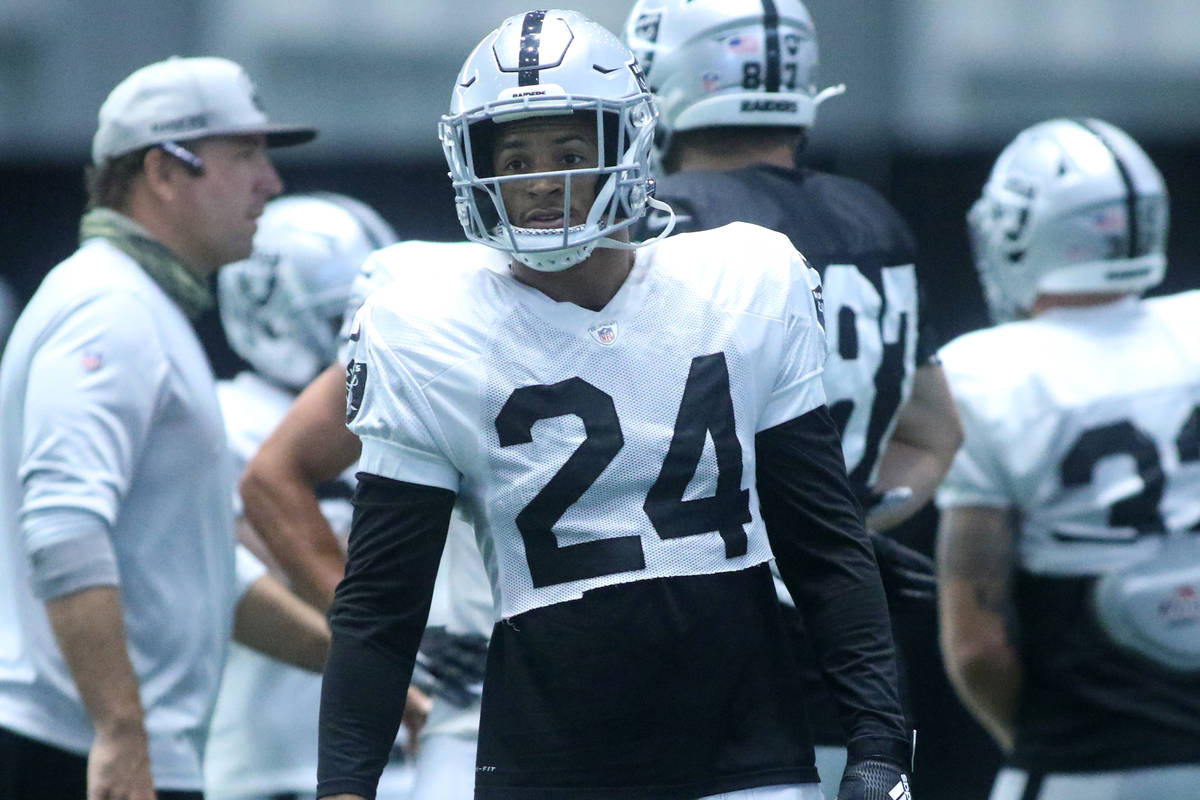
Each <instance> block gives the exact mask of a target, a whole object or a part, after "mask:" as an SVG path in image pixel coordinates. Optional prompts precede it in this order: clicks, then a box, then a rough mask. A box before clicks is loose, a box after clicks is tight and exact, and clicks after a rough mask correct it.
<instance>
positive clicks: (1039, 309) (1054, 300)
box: [1030, 292, 1129, 317]
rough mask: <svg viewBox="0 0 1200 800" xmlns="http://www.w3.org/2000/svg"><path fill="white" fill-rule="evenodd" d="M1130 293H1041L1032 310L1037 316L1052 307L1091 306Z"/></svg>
mask: <svg viewBox="0 0 1200 800" xmlns="http://www.w3.org/2000/svg"><path fill="white" fill-rule="evenodd" d="M1128 296H1129V295H1128V294H1123V293H1120V292H1087V293H1080V294H1039V295H1038V296H1037V299H1036V300H1034V301H1033V308H1032V309H1031V310H1030V314H1031V315H1032V316H1035V317H1036V316H1037V315H1038V314H1042V313H1044V312H1046V311H1049V310H1050V309H1052V308H1089V307H1091V306H1104V305H1108V304H1109V303H1115V302H1117V301H1118V300H1120V299H1121V298H1124V297H1128Z"/></svg>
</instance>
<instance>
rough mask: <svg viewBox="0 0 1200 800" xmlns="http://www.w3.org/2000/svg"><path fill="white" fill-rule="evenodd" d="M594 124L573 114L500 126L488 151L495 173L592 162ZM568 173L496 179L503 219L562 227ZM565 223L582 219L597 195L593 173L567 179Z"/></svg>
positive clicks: (555, 168) (553, 169) (581, 165)
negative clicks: (506, 179) (567, 217)
mask: <svg viewBox="0 0 1200 800" xmlns="http://www.w3.org/2000/svg"><path fill="white" fill-rule="evenodd" d="M596 157H597V154H596V125H595V123H594V122H589V121H587V120H586V119H576V118H574V117H540V118H538V117H535V118H533V119H526V120H520V121H519V122H511V123H508V124H506V125H503V126H501V128H500V133H499V135H498V136H497V138H496V144H495V148H494V150H493V151H492V166H493V169H494V170H495V174H496V175H497V176H505V175H523V174H530V173H537V172H557V171H561V170H573V169H588V168H595V167H596V166H598V165H597V163H596ZM566 186H567V177H566V176H562V175H560V176H557V177H541V178H530V179H528V180H520V181H509V182H506V183H504V184H502V185H501V190H500V193H501V196H502V197H503V199H504V207H505V209H506V210H507V212H508V219H509V222H511V223H512V224H513V225H516V226H518V227H521V228H562V227H564V220H563V216H564V205H565V202H566ZM570 187H571V197H570V206H569V211H568V212H567V214H568V216H569V220H568V221H567V222H566V225H567V226H571V225H582V224H583V223H584V222H585V221H586V220H587V214H588V210H589V209H591V207H592V202H593V201H594V200H595V199H596V177H595V175H590V174H589V175H586V176H581V177H580V178H576V179H571V181H570Z"/></svg>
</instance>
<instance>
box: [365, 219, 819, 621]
mask: <svg viewBox="0 0 1200 800" xmlns="http://www.w3.org/2000/svg"><path fill="white" fill-rule="evenodd" d="M461 252H463V253H464V254H467V255H466V256H465V257H464V258H463V259H462V260H461V262H459V263H440V264H437V265H419V268H413V269H410V270H406V271H405V272H403V273H399V274H398V275H399V276H398V279H397V281H396V283H395V284H393V286H392V287H389V288H388V289H386V290H384V291H382V292H379V293H377V294H376V295H374V296H373V297H372V298H371V300H369V301H368V302H367V304H366V305H364V307H363V309H362V311H361V312H360V313H359V316H358V319H357V322H356V325H355V329H354V331H353V333H352V334H351V338H352V339H353V340H354V341H353V348H352V357H353V359H354V361H353V362H352V364H351V368H350V373H351V374H352V375H353V376H354V377H355V380H354V385H353V386H352V387H351V390H350V397H349V416H350V420H349V424H350V428H351V430H353V431H354V432H355V433H356V434H357V435H359V436H360V437H361V438H362V441H363V455H362V461H361V462H360V463H361V468H362V469H363V470H364V471H366V472H369V473H372V474H376V475H381V476H383V477H387V478H392V479H395V480H401V481H407V482H410V483H417V484H423V485H429V486H437V487H442V488H446V489H450V490H452V491H455V492H458V493H459V496H460V500H461V501H462V502H463V503H464V505H465V507H466V508H467V510H468V511H469V513H470V514H471V515H472V517H473V522H474V524H475V526H476V534H477V537H478V538H479V542H480V548H481V551H482V553H483V556H484V561H485V563H486V564H487V566H488V570H489V573H490V575H491V578H492V584H493V589H494V591H495V593H496V595H497V597H496V599H497V609H498V611H499V613H500V615H501V616H503V617H505V618H508V617H512V616H516V615H518V614H521V613H524V612H526V611H530V610H532V609H537V608H541V607H544V606H549V605H552V604H555V603H560V602H564V601H567V600H572V599H576V598H579V597H581V596H582V594H583V593H584V592H585V591H588V590H590V589H595V588H598V587H602V586H610V585H614V584H620V583H625V582H630V581H638V580H644V579H648V578H661V577H672V576H684V575H703V574H712V573H719V572H730V571H734V570H741V569H745V568H748V567H751V566H754V565H756V564H760V563H763V562H765V561H767V560H769V559H770V558H771V551H770V547H769V545H768V543H767V537H766V531H765V528H764V526H763V523H762V519H761V516H760V514H759V511H758V502H757V494H756V491H755V475H754V464H755V461H754V437H755V434H756V433H757V432H759V431H761V430H765V429H767V428H770V427H773V426H775V425H778V424H780V423H783V422H786V421H788V420H791V419H793V418H795V417H798V416H800V415H802V414H805V413H807V412H809V411H811V410H813V409H815V408H817V407H819V406H821V405H823V404H824V402H825V396H824V391H823V389H822V386H821V381H820V376H821V372H822V369H823V365H824V362H825V358H826V343H825V335H824V330H823V327H822V325H823V323H822V320H821V318H820V311H819V299H820V282H819V277H818V276H817V274H816V272H815V271H813V270H812V269H810V268H809V267H808V266H807V264H806V263H805V262H804V259H803V258H802V257H801V256H800V255H799V254H798V253H797V252H796V251H795V249H794V248H793V247H792V246H791V244H790V242H789V241H788V240H787V238H786V237H784V236H782V235H780V234H777V233H773V232H771V231H767V230H766V229H763V228H759V227H757V226H753V225H747V224H744V223H735V224H733V225H729V226H727V227H725V228H720V229H717V230H714V231H707V232H704V233H696V234H688V235H684V236H677V237H674V238H671V239H668V240H666V241H663V242H660V243H658V244H656V245H652V246H648V247H645V248H642V249H640V250H639V251H637V256H636V261H635V263H634V265H633V268H632V270H631V272H630V274H629V276H628V278H627V279H626V280H625V282H624V284H623V285H622V287H621V288H620V290H619V291H618V292H617V294H616V295H615V296H614V297H613V298H612V300H611V301H610V302H609V303H608V304H607V305H606V306H605V307H604V308H603V309H601V310H599V311H592V310H588V309H585V308H582V307H580V306H576V305H574V304H571V303H559V302H555V301H553V300H551V299H550V298H549V297H547V296H546V295H544V294H542V293H541V292H539V291H537V290H535V289H533V288H531V287H529V286H526V285H524V284H522V283H520V282H518V281H517V280H516V279H515V278H514V277H513V276H512V274H511V272H510V271H509V270H508V266H507V264H506V263H504V260H505V259H504V258H503V254H501V253H499V252H498V251H491V250H488V249H487V248H483V247H479V248H467V247H464V248H463V249H462V251H461ZM374 258H377V259H384V260H386V259H388V258H389V250H384V251H382V252H380V253H378V254H376V255H375V256H374ZM414 267H417V265H414Z"/></svg>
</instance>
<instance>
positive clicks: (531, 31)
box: [517, 11, 546, 86]
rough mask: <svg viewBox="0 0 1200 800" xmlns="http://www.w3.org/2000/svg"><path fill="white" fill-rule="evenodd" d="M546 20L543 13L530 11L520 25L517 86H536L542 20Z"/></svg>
mask: <svg viewBox="0 0 1200 800" xmlns="http://www.w3.org/2000/svg"><path fill="white" fill-rule="evenodd" d="M545 18H546V12H545V11H530V12H528V13H527V14H526V15H525V20H524V21H523V22H522V23H521V52H520V55H519V56H518V57H517V65H518V66H519V67H520V68H521V69H520V72H518V73H517V85H518V86H537V84H538V64H539V63H541V52H540V51H541V49H542V20H544V19H545Z"/></svg>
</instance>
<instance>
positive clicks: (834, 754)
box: [814, 745, 846, 800]
mask: <svg viewBox="0 0 1200 800" xmlns="http://www.w3.org/2000/svg"><path fill="white" fill-rule="evenodd" d="M814 749H815V750H816V753H817V772H819V773H821V793H822V794H824V795H825V800H834V798H836V797H837V792H838V784H840V783H841V782H842V773H843V772H845V771H846V748H844V747H829V746H826V745H817V746H816V748H814Z"/></svg>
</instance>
